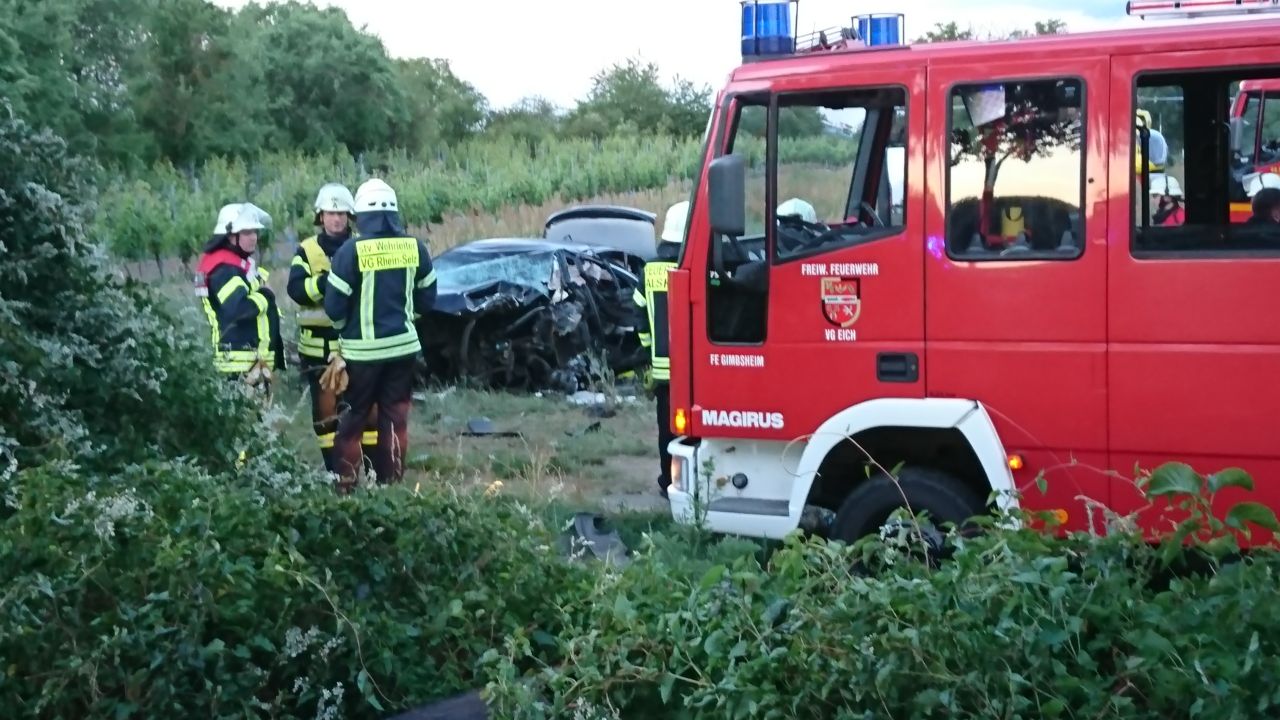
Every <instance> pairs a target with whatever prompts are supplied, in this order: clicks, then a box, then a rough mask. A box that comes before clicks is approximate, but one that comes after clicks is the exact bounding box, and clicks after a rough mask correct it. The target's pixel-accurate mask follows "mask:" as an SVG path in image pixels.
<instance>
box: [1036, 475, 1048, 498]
mask: <svg viewBox="0 0 1280 720" xmlns="http://www.w3.org/2000/svg"><path fill="white" fill-rule="evenodd" d="M1036 489H1037V490H1039V491H1040V494H1041V495H1044V494H1046V493H1048V492H1049V480H1048V479H1047V478H1046V477H1045V476H1044V471H1043V470H1041V471H1040V472H1038V473H1036Z"/></svg>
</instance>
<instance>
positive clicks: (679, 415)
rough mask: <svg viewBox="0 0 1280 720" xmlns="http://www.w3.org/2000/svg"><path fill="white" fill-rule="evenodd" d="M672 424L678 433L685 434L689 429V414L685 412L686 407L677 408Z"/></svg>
mask: <svg viewBox="0 0 1280 720" xmlns="http://www.w3.org/2000/svg"><path fill="white" fill-rule="evenodd" d="M671 424H672V426H673V427H674V428H675V431H676V434H677V435H683V434H684V431H685V430H688V429H689V416H688V415H687V414H685V411H684V408H676V412H675V419H674V420H673V421H672V423H671Z"/></svg>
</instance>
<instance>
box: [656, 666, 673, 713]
mask: <svg viewBox="0 0 1280 720" xmlns="http://www.w3.org/2000/svg"><path fill="white" fill-rule="evenodd" d="M675 685H676V676H675V675H673V674H672V673H667V676H666V677H664V678H662V685H660V686H659V687H658V694H659V695H661V696H662V704H663V705H667V704H669V703H670V702H671V690H672V689H673V688H674V687H675Z"/></svg>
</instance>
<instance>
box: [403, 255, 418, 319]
mask: <svg viewBox="0 0 1280 720" xmlns="http://www.w3.org/2000/svg"><path fill="white" fill-rule="evenodd" d="M415 272H417V270H416V269H415V268H406V269H405V271H404V329H405V332H413V320H414V314H413V274H414V273H415Z"/></svg>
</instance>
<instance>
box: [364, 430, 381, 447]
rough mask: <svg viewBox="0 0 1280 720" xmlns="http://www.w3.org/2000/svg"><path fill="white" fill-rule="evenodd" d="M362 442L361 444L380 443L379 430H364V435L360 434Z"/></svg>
mask: <svg viewBox="0 0 1280 720" xmlns="http://www.w3.org/2000/svg"><path fill="white" fill-rule="evenodd" d="M360 444H361V445H377V444H378V431H377V430H365V431H364V435H362V436H360Z"/></svg>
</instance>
